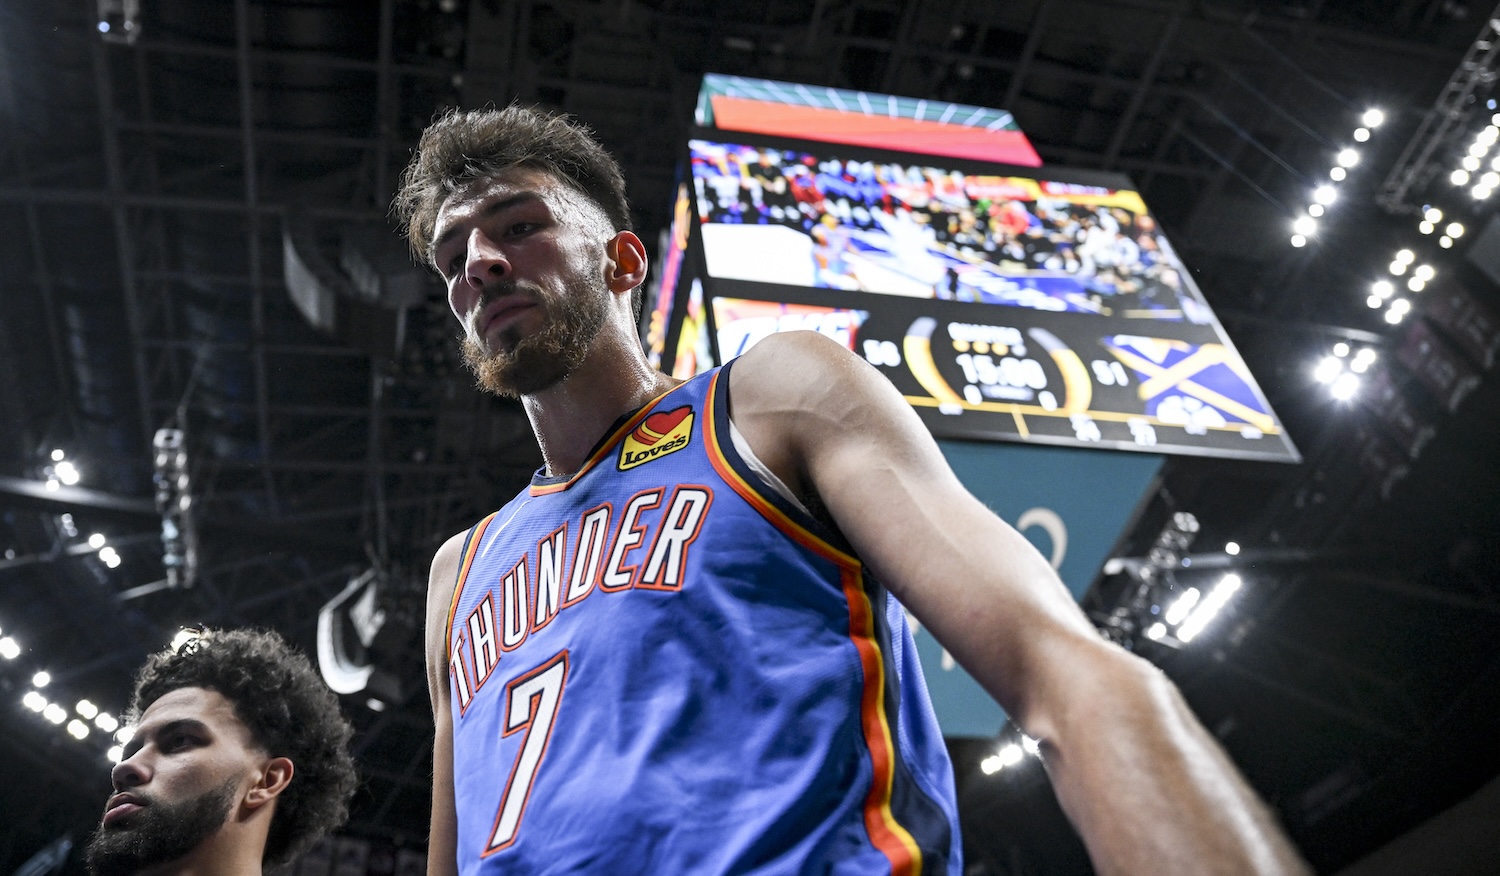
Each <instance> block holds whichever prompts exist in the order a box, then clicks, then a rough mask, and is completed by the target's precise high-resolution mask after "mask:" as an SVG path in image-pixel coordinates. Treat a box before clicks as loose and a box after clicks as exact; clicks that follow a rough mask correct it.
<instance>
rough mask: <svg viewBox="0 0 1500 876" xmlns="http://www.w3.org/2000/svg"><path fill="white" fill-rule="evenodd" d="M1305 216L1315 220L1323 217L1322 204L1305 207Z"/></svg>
mask: <svg viewBox="0 0 1500 876" xmlns="http://www.w3.org/2000/svg"><path fill="white" fill-rule="evenodd" d="M1307 215H1309V216H1312V217H1313V218H1317V217H1319V216H1322V215H1323V205H1322V204H1308V205H1307Z"/></svg>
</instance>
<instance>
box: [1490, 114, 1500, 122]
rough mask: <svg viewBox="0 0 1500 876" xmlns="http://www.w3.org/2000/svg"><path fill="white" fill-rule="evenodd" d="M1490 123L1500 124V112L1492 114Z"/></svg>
mask: <svg viewBox="0 0 1500 876" xmlns="http://www.w3.org/2000/svg"><path fill="white" fill-rule="evenodd" d="M1490 124H1492V125H1500V113H1495V114H1494V115H1492V116H1490Z"/></svg>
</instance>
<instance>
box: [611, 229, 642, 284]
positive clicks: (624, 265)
mask: <svg viewBox="0 0 1500 876" xmlns="http://www.w3.org/2000/svg"><path fill="white" fill-rule="evenodd" d="M604 252H605V255H607V256H608V257H609V267H608V271H609V273H608V276H607V277H605V281H606V282H607V283H608V284H609V288H610V291H612V292H629V291H630V290H632V289H634V288H636V287H637V286H639V285H641V284H642V283H644V282H646V265H647V259H646V245H645V244H644V243H641V239H640V238H639V237H636V236H635V234H634V233H633V232H630V231H620V232H617V233H616V234H615V236H614V237H611V238H610V239H609V241H608V242H607V243H605V244H604Z"/></svg>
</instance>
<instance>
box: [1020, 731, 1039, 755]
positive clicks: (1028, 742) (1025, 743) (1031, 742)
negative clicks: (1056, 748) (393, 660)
mask: <svg viewBox="0 0 1500 876" xmlns="http://www.w3.org/2000/svg"><path fill="white" fill-rule="evenodd" d="M1021 750H1022V751H1024V752H1026V753H1027V754H1029V755H1031V756H1032V757H1036V756H1037V755H1039V754H1041V753H1042V743H1040V742H1038V741H1036V740H1035V739H1032V738H1031V737H1030V736H1026V735H1024V734H1023V735H1022V736H1021Z"/></svg>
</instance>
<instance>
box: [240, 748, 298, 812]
mask: <svg viewBox="0 0 1500 876" xmlns="http://www.w3.org/2000/svg"><path fill="white" fill-rule="evenodd" d="M294 772H295V769H293V767H292V762H291V760H290V759H288V758H285V757H273V758H271V759H270V760H268V761H266V765H265V766H264V767H262V768H261V772H260V777H259V779H258V780H257V781H256V783H255V784H254V785H252V786H251V788H250V790H249V792H248V793H246V795H245V805H246V806H249V807H251V808H257V807H260V806H264V805H266V804H267V803H270V802H271V801H272V800H275V799H276V798H277V797H279V796H281V792H282V791H285V790H286V788H287V785H290V784H291V783H292V773H294Z"/></svg>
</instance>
